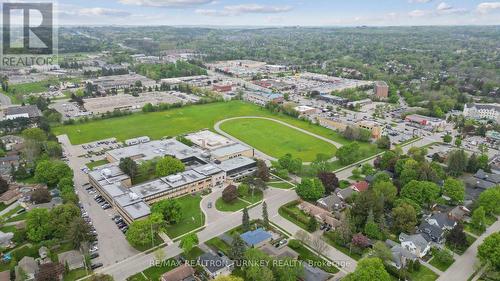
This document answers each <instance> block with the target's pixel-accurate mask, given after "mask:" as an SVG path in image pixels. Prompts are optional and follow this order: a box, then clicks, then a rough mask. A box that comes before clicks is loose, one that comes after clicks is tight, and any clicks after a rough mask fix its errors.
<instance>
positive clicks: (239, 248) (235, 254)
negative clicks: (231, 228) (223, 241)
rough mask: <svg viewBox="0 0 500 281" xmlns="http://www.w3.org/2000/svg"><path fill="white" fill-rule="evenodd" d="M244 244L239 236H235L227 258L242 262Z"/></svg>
mask: <svg viewBox="0 0 500 281" xmlns="http://www.w3.org/2000/svg"><path fill="white" fill-rule="evenodd" d="M245 249H246V244H245V241H243V239H241V237H240V236H239V235H235V236H234V238H233V242H232V243H231V249H230V250H229V257H231V259H233V260H238V261H240V260H242V259H243V257H244V255H245Z"/></svg>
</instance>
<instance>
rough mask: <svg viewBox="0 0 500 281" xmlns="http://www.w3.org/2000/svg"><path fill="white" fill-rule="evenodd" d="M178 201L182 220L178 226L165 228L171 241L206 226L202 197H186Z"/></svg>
mask: <svg viewBox="0 0 500 281" xmlns="http://www.w3.org/2000/svg"><path fill="white" fill-rule="evenodd" d="M176 200H177V201H179V203H180V204H181V210H182V219H181V221H180V222H178V223H177V224H175V225H170V226H167V227H166V228H165V232H166V233H167V235H168V236H169V237H170V238H171V239H173V238H175V237H177V236H180V235H182V234H185V233H188V232H190V231H192V230H194V229H197V228H199V227H202V226H203V225H204V224H205V216H204V215H203V213H202V212H201V209H200V201H201V196H199V195H195V196H193V195H186V196H183V197H180V198H177V199H176Z"/></svg>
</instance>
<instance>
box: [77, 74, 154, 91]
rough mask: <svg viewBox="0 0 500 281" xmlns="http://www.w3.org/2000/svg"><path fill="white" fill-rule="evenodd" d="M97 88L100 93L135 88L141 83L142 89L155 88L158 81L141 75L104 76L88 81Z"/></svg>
mask: <svg viewBox="0 0 500 281" xmlns="http://www.w3.org/2000/svg"><path fill="white" fill-rule="evenodd" d="M87 82H88V83H91V84H92V85H94V86H96V87H97V90H98V91H106V90H119V89H126V88H131V87H133V86H134V85H135V84H136V82H141V86H142V87H153V86H155V85H156V81H154V80H151V79H149V78H147V77H145V76H142V75H139V74H124V75H113V76H102V77H99V78H96V79H91V80H88V81H87Z"/></svg>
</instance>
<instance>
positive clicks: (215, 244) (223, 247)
mask: <svg viewBox="0 0 500 281" xmlns="http://www.w3.org/2000/svg"><path fill="white" fill-rule="evenodd" d="M205 244H206V245H207V246H209V247H211V248H213V249H214V250H220V251H221V252H223V253H224V254H225V255H226V256H227V255H229V252H230V250H231V246H230V245H228V244H227V243H226V242H224V240H222V239H220V238H219V237H214V238H212V239H210V240H208V241H207V242H205Z"/></svg>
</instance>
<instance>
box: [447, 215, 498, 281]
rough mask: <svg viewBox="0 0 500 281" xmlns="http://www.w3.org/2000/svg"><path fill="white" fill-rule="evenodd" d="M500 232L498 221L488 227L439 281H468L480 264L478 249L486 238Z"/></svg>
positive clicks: (456, 259) (457, 258)
mask: <svg viewBox="0 0 500 281" xmlns="http://www.w3.org/2000/svg"><path fill="white" fill-rule="evenodd" d="M498 231H500V220H497V221H496V222H495V223H494V224H493V225H491V226H490V227H488V229H487V230H486V231H485V232H484V233H483V234H482V235H481V236H479V238H478V239H476V241H474V243H473V244H472V245H471V246H470V247H469V248H468V249H467V251H465V253H463V254H462V255H461V256H457V257H456V258H455V262H454V263H453V264H452V265H451V266H450V267H449V268H448V270H446V271H445V272H444V273H443V274H442V275H441V276H440V277H439V279H438V281H458V280H467V278H469V277H470V276H471V275H472V274H473V273H474V271H476V268H475V266H476V265H477V263H478V258H477V248H478V247H479V245H481V244H482V243H483V241H484V239H485V238H486V237H488V236H489V235H491V234H492V233H495V232H498Z"/></svg>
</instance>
